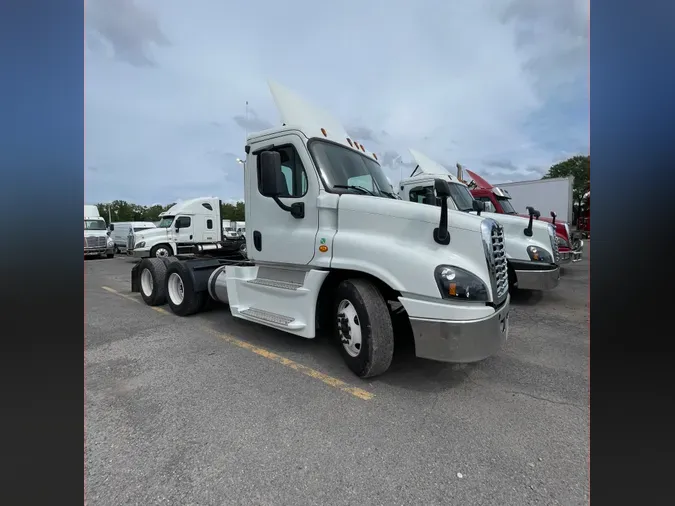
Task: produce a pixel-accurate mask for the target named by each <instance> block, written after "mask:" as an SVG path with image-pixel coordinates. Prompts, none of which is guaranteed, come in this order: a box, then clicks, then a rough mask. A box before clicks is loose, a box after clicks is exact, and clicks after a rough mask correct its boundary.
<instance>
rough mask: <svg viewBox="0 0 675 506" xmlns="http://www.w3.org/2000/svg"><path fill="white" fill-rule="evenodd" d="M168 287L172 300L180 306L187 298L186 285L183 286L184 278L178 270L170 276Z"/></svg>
mask: <svg viewBox="0 0 675 506" xmlns="http://www.w3.org/2000/svg"><path fill="white" fill-rule="evenodd" d="M167 288H168V290H167V291H168V292H169V298H171V302H173V303H174V304H176V305H177V306H179V305H180V304H182V303H183V299H184V298H185V287H184V286H183V279H182V278H181V277H180V275H179V274H178V273H176V272H172V273H171V276H169V281H168V283H167Z"/></svg>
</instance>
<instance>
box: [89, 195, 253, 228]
mask: <svg viewBox="0 0 675 506" xmlns="http://www.w3.org/2000/svg"><path fill="white" fill-rule="evenodd" d="M174 205H176V204H175V202H174V203H171V204H167V205H160V204H157V205H154V206H142V205H139V204H132V203H131V202H126V201H125V200H113V201H112V202H108V203H104V202H101V203H98V204H96V207H97V208H98V212H99V214H100V215H101V216H102V217H103V218H105V220H106V222H108V221H109V222H113V223H114V222H120V221H152V222H156V221H159V220H160V217H159V215H160V213H163V212H166V211H168V210H169V209H170V208H171V207H172V206H174ZM220 216H221V218H222V219H223V220H235V221H244V220H245V215H244V203H243V202H241V201H240V202H237V203H235V204H221V205H220Z"/></svg>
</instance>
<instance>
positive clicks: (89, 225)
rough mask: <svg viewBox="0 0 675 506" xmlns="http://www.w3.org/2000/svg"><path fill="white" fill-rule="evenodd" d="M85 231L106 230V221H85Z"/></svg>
mask: <svg viewBox="0 0 675 506" xmlns="http://www.w3.org/2000/svg"><path fill="white" fill-rule="evenodd" d="M84 229H85V230H105V229H106V226H105V221H103V220H84Z"/></svg>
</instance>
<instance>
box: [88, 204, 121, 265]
mask: <svg viewBox="0 0 675 506" xmlns="http://www.w3.org/2000/svg"><path fill="white" fill-rule="evenodd" d="M103 255H105V256H106V257H108V258H113V257H114V256H115V243H114V242H113V240H112V239H111V238H110V237H109V236H108V228H107V226H106V223H105V220H104V219H103V218H102V217H101V215H100V214H99V212H98V207H96V206H94V205H87V204H85V205H84V256H85V257H87V256H103Z"/></svg>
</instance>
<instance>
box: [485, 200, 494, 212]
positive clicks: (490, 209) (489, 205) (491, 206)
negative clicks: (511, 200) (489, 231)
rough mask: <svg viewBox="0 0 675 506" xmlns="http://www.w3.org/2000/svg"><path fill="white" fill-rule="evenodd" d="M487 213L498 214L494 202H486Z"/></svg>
mask: <svg viewBox="0 0 675 506" xmlns="http://www.w3.org/2000/svg"><path fill="white" fill-rule="evenodd" d="M484 204H485V212H486V213H496V212H497V210H496V209H495V205H494V204H493V203H492V202H484Z"/></svg>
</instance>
